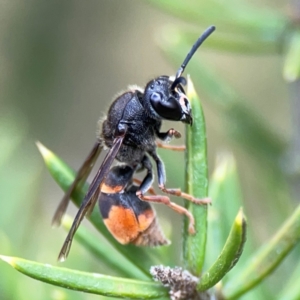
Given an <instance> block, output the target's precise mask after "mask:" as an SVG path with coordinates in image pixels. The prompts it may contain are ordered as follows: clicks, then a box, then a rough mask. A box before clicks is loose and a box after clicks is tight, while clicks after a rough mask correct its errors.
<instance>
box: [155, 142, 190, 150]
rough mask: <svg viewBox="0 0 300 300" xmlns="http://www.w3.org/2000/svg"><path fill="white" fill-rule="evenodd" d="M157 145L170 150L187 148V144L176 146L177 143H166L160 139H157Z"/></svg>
mask: <svg viewBox="0 0 300 300" xmlns="http://www.w3.org/2000/svg"><path fill="white" fill-rule="evenodd" d="M156 146H157V147H158V148H162V149H168V150H173V151H184V150H185V145H180V146H175V145H169V144H164V143H162V142H160V141H156Z"/></svg>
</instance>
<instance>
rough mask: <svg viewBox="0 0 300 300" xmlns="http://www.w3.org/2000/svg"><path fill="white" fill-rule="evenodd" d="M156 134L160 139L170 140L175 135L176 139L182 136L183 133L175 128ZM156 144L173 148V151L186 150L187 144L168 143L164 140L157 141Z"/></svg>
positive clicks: (164, 147)
mask: <svg viewBox="0 0 300 300" xmlns="http://www.w3.org/2000/svg"><path fill="white" fill-rule="evenodd" d="M156 135H157V137H158V138H159V139H161V140H162V141H164V142H169V141H170V140H171V139H172V138H173V137H175V138H176V139H179V138H181V134H180V132H179V131H177V130H175V129H174V128H171V129H169V130H168V131H167V132H159V131H157V132H156ZM156 146H157V147H159V148H163V149H168V150H173V151H184V150H185V146H184V145H181V146H173V145H168V144H163V143H162V142H159V141H156Z"/></svg>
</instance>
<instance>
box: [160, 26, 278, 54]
mask: <svg viewBox="0 0 300 300" xmlns="http://www.w3.org/2000/svg"><path fill="white" fill-rule="evenodd" d="M217 28H218V33H217V34H214V35H212V36H211V37H210V38H209V39H207V41H205V48H207V49H212V50H215V51H219V52H220V51H221V52H229V53H231V54H235V53H239V54H242V55H249V54H256V55H265V54H278V53H279V52H280V48H279V47H278V42H277V41H273V40H269V39H267V40H264V39H260V38H256V37H250V36H248V35H234V34H233V33H232V32H228V33H222V32H219V27H217ZM200 33H201V32H199V28H196V29H194V28H185V27H183V28H180V27H178V28H177V27H174V25H166V26H164V27H163V29H162V30H161V31H160V33H159V36H161V38H162V39H164V40H165V39H166V37H176V36H181V39H182V40H184V41H185V43H186V44H190V45H193V43H194V42H195V41H196V40H197V38H198V37H199V35H200Z"/></svg>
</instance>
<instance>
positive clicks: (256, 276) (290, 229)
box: [223, 205, 300, 299]
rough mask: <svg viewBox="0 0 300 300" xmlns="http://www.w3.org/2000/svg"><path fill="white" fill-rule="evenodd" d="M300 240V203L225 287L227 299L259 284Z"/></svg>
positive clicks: (233, 297) (236, 296)
mask: <svg viewBox="0 0 300 300" xmlns="http://www.w3.org/2000/svg"><path fill="white" fill-rule="evenodd" d="M299 240H300V205H299V206H298V207H297V208H296V210H295V212H294V213H293V214H292V216H291V217H290V218H289V219H288V220H287V221H286V222H285V223H284V224H283V226H282V227H281V228H280V229H279V231H278V232H277V233H276V234H275V236H274V237H273V238H272V239H271V240H270V241H269V242H267V243H266V244H265V245H264V246H263V247H262V248H261V249H260V251H258V253H256V254H255V255H254V256H253V258H252V259H250V260H249V261H248V263H247V264H246V265H245V267H244V268H243V270H242V271H241V272H239V273H237V274H236V276H234V277H233V278H232V279H231V280H230V281H229V282H228V283H227V284H226V285H225V287H224V290H223V294H224V297H225V299H238V298H239V297H240V296H241V295H243V294H244V293H246V292H247V291H248V290H250V289H252V288H253V287H254V286H256V285H257V284H259V283H260V282H261V281H262V280H263V279H264V278H265V277H267V276H268V275H269V274H271V273H272V271H273V270H274V269H275V268H276V267H277V266H278V265H279V264H280V262H281V261H282V260H283V259H284V258H285V257H286V256H287V255H288V253H289V252H290V251H291V250H292V249H293V248H294V247H295V245H296V244H297V243H298V242H299Z"/></svg>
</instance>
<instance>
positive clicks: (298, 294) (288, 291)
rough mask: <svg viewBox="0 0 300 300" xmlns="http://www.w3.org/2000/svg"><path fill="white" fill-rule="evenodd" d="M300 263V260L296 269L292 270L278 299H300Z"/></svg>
mask: <svg viewBox="0 0 300 300" xmlns="http://www.w3.org/2000/svg"><path fill="white" fill-rule="evenodd" d="M299 277H300V263H299V262H298V265H297V267H296V268H295V270H293V271H292V275H291V276H290V278H289V280H288V283H287V284H286V285H284V286H283V287H282V290H281V291H280V294H279V296H278V299H280V300H299V299H300V284H299Z"/></svg>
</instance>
